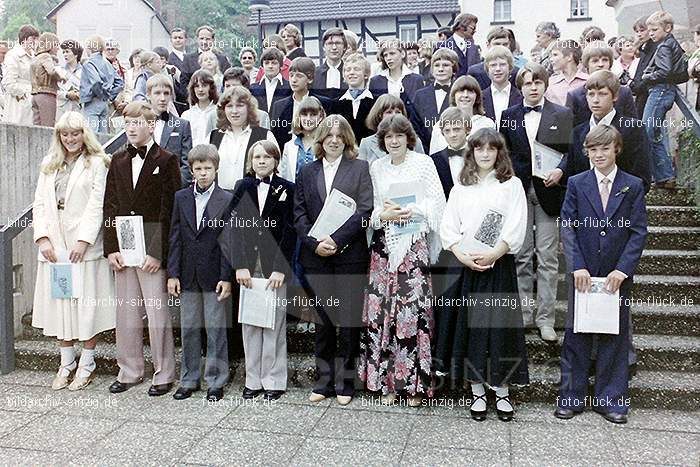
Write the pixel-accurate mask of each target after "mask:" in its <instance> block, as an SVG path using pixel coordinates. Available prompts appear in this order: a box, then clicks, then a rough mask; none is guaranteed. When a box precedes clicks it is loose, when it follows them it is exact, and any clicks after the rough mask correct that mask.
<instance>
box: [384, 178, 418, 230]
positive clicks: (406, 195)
mask: <svg viewBox="0 0 700 467" xmlns="http://www.w3.org/2000/svg"><path fill="white" fill-rule="evenodd" d="M424 197H425V185H424V184H422V183H421V182H419V181H418V180H412V181H408V182H397V183H392V184H391V186H389V192H388V193H387V198H389V199H390V200H392V201H393V202H394V203H396V204H398V205H399V206H401V207H402V208H406V207H408V206H409V205H410V204H418V203H421V202H422V201H423V198H424ZM420 227H421V226H420V222H417V221H415V220H414V219H413V218H411V219H409V220H408V221H405V222H401V223H393V224H392V226H391V230H392V231H393V233H394V234H396V235H402V234H413V233H416V232H418V231H420Z"/></svg>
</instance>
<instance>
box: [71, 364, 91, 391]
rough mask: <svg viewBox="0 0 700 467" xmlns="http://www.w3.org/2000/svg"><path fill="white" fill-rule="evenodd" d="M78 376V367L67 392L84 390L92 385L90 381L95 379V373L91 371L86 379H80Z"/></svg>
mask: <svg viewBox="0 0 700 467" xmlns="http://www.w3.org/2000/svg"><path fill="white" fill-rule="evenodd" d="M79 374H80V367H78V371H76V373H75V378H73V381H72V382H71V383H70V386H68V390H69V391H80V390H81V389H85V388H86V387H88V386H89V385H90V383H92V380H93V379H95V372H94V371H92V372H91V373H90V374H89V375H88V376H87V377H85V378H81V377H79V376H78V375H79Z"/></svg>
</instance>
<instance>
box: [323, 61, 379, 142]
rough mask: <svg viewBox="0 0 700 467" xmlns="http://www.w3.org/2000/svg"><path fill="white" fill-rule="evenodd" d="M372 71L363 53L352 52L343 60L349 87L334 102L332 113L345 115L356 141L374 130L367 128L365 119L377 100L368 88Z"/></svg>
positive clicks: (344, 73) (344, 77)
mask: <svg viewBox="0 0 700 467" xmlns="http://www.w3.org/2000/svg"><path fill="white" fill-rule="evenodd" d="M370 73H371V67H370V64H369V62H368V61H367V59H366V58H365V57H363V56H362V55H361V54H358V53H354V54H350V55H348V56H347V57H345V59H344V60H343V80H344V81H345V83H347V85H348V89H347V90H346V91H345V93H344V94H343V95H342V96H340V98H339V99H338V100H337V101H335V102H334V103H333V106H332V111H331V112H329V115H330V114H339V115H342V116H343V117H345V120H347V121H348V123H349V124H350V126H351V127H352V131H353V133H354V134H355V140H356V141H362V138H366V137H368V136H370V135H371V134H372V133H373V132H372V130H370V129H369V128H367V124H366V123H365V121H366V120H367V116H368V115H369V112H370V111H371V110H372V106H373V105H374V103H375V102H376V99H375V98H374V95H373V94H372V93H371V92H370V91H369V89H367V80H368V79H369V75H370Z"/></svg>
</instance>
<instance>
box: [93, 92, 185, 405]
mask: <svg viewBox="0 0 700 467" xmlns="http://www.w3.org/2000/svg"><path fill="white" fill-rule="evenodd" d="M124 120H125V122H126V123H125V132H126V137H127V140H128V141H129V145H128V147H127V149H126V150H123V151H119V152H117V153H115V154H114V157H113V158H112V163H111V164H110V166H109V172H107V185H106V187H105V196H104V225H105V233H104V254H105V256H106V257H107V259H109V263H110V265H111V266H112V269H113V270H114V271H115V274H114V278H115V298H116V300H117V303H118V305H117V364H118V365H119V375H118V376H117V380H116V381H115V382H114V383H112V385H111V386H110V387H109V391H110V392H112V393H120V392H124V391H126V390H127V389H129V388H130V387H132V386H135V385H136V384H139V383H140V382H141V381H142V380H143V373H144V359H143V322H144V316H147V317H148V335H149V340H150V344H151V353H152V355H153V370H154V371H153V383H152V385H151V387H150V389H149V390H148V394H149V395H150V396H162V395H164V394H166V393H167V392H168V391H169V390H170V388H171V386H172V383H173V382H174V381H175V350H174V344H173V330H172V323H171V321H170V313H169V309H168V293H167V291H166V287H165V279H166V274H165V269H164V267H163V266H164V264H163V263H164V262H165V261H167V258H168V238H169V231H170V216H171V213H172V207H173V199H174V197H175V192H176V191H177V190H179V189H180V186H181V184H182V181H181V178H180V165H179V164H178V161H177V157H176V156H175V155H173V154H171V153H169V152H167V151H164V150H163V149H161V148H160V147H159V146H158V145H157V144H156V142H155V141H153V131H154V127H155V123H156V112H155V111H154V110H153V107H151V105H150V104H148V103H146V102H143V101H134V102H131V103H130V104H128V105H127V106H126V107H125V108H124ZM117 216H142V218H143V230H144V232H143V233H144V240H145V243H146V258H145V261H144V263H143V265H142V266H141V267H133V266H125V265H124V258H123V257H122V254H121V253H120V251H119V242H118V240H117V229H116V219H115V218H116V217H117Z"/></svg>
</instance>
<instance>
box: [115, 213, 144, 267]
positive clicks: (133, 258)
mask: <svg viewBox="0 0 700 467" xmlns="http://www.w3.org/2000/svg"><path fill="white" fill-rule="evenodd" d="M114 220H115V222H116V227H117V240H118V242H119V252H120V253H121V254H122V258H123V259H124V265H125V266H135V267H139V268H140V267H141V266H143V263H144V262H145V261H146V241H145V239H144V234H143V217H142V216H116V217H115V218H114Z"/></svg>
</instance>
